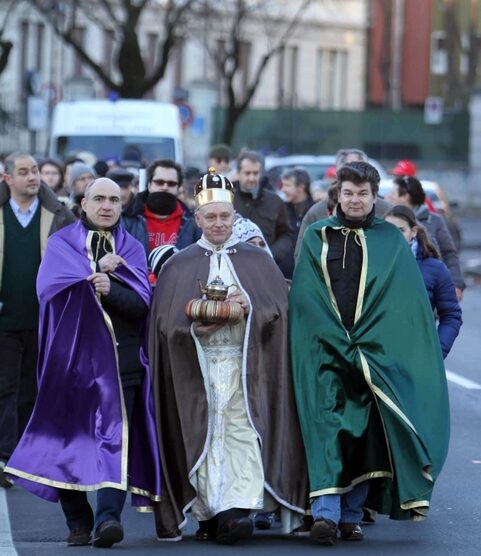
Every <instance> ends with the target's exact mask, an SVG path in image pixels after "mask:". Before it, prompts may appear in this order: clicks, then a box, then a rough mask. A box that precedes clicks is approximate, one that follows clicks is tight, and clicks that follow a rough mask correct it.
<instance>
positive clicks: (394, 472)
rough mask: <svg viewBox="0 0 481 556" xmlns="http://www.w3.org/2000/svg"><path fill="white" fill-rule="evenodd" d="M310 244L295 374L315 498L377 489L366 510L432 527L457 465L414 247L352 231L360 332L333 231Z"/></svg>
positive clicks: (300, 287) (310, 233)
mask: <svg viewBox="0 0 481 556" xmlns="http://www.w3.org/2000/svg"><path fill="white" fill-rule="evenodd" d="M327 227H331V228H341V224H340V223H339V221H338V220H337V218H330V219H328V220H323V221H320V222H316V223H315V224H313V225H311V226H310V227H309V229H308V230H307V232H306V234H305V235H304V238H303V243H302V247H301V252H300V255H299V259H298V261H297V265H296V269H295V272H294V277H293V281H292V288H291V292H290V300H289V315H290V342H291V351H292V369H293V377H294V388H295V393H296V400H297V407H298V412H299V418H300V422H301V428H302V434H303V438H304V444H305V448H306V453H307V460H308V467H309V480H310V495H311V497H315V496H319V495H321V494H334V493H340V494H342V493H345V492H348V491H349V490H351V489H352V487H353V486H354V485H355V484H357V483H359V482H362V481H365V480H368V479H369V480H371V483H370V485H371V486H370V493H369V497H368V500H367V503H366V505H368V507H370V508H372V509H374V510H377V511H379V512H380V513H385V514H389V515H390V516H391V518H393V519H410V518H411V519H422V518H423V517H425V516H426V514H427V509H428V507H429V501H430V499H431V494H432V489H433V485H434V481H435V480H436V478H437V476H438V474H439V472H440V471H441V468H442V466H443V463H444V460H445V458H446V455H447V450H448V442H449V401H448V392H447V382H446V375H445V370H444V365H443V359H442V354H441V349H440V346H439V340H438V336H437V333H436V328H435V322H434V318H433V313H432V310H431V306H430V304H429V300H428V296H427V294H426V290H425V287H424V282H423V279H422V276H421V273H420V271H419V268H418V265H417V263H416V260H415V258H414V257H413V255H412V253H411V252H410V248H409V245H408V244H407V242H406V241H405V240H404V238H403V237H402V235H401V234H400V233H399V231H398V230H397V229H396V228H395V227H394V226H393V225H391V224H389V223H387V222H385V221H384V220H380V219H377V218H375V219H374V220H373V223H372V225H371V226H370V227H368V228H366V229H359V230H358V231H356V232H355V231H353V230H352V231H351V232H350V233H355V234H357V238H356V241H357V242H358V244H360V245H361V247H362V252H363V263H362V270H361V278H360V285H359V294H358V301H357V307H356V316H355V323H354V326H353V327H352V329H351V330H350V331H349V332H348V331H347V330H346V329H345V327H344V326H343V324H342V321H341V319H340V315H339V311H338V309H337V305H336V302H335V298H334V295H333V292H332V289H331V282H330V279H329V275H328V272H327V260H328V258H327V256H328V255H327V254H328V251H329V245H328V237H327V234H326V228H327Z"/></svg>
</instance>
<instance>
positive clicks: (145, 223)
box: [122, 159, 201, 254]
mask: <svg viewBox="0 0 481 556" xmlns="http://www.w3.org/2000/svg"><path fill="white" fill-rule="evenodd" d="M183 177H184V176H183V172H182V168H181V167H180V165H179V164H177V163H176V162H175V161H174V160H169V159H161V160H155V161H154V162H152V164H151V165H150V166H149V167H148V169H147V190H146V191H141V192H140V193H138V194H137V195H136V196H135V198H134V199H133V201H132V202H131V203H130V204H129V205H128V207H126V208H125V210H124V212H123V214H122V225H123V226H124V227H125V228H126V229H127V231H128V232H129V233H130V234H132V235H133V236H134V237H135V238H136V239H137V240H139V241H140V243H142V245H143V246H144V248H145V251H146V253H147V254H148V253H150V251H152V250H153V249H155V248H156V247H160V246H162V245H175V246H176V247H177V248H178V249H183V248H184V247H187V246H188V245H191V244H192V243H194V242H195V241H197V239H199V238H200V236H201V231H200V230H199V229H198V228H197V226H196V224H195V221H194V216H193V214H192V212H191V211H190V210H189V208H188V207H187V205H185V204H184V203H183V202H182V201H180V200H179V191H180V187H181V185H182V182H183Z"/></svg>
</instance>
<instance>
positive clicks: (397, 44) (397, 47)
mask: <svg viewBox="0 0 481 556" xmlns="http://www.w3.org/2000/svg"><path fill="white" fill-rule="evenodd" d="M403 31H404V0H394V13H393V37H392V64H391V99H390V100H391V108H392V110H396V111H399V110H401V91H402V79H401V72H402V53H403Z"/></svg>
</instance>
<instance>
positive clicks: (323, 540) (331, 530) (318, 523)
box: [309, 517, 337, 546]
mask: <svg viewBox="0 0 481 556" xmlns="http://www.w3.org/2000/svg"><path fill="white" fill-rule="evenodd" d="M309 537H310V539H311V541H314V542H316V543H318V544H322V545H324V546H334V545H335V544H336V539H337V526H336V524H335V523H334V521H332V520H330V519H324V518H322V517H321V518H320V519H316V520H315V521H314V525H313V526H312V529H311V532H310V534H309Z"/></svg>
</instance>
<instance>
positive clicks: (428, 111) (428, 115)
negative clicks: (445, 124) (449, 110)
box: [424, 97, 444, 124]
mask: <svg viewBox="0 0 481 556" xmlns="http://www.w3.org/2000/svg"><path fill="white" fill-rule="evenodd" d="M443 113H444V100H443V98H442V97H427V98H426V100H425V101H424V122H425V123H427V124H440V123H441V122H442V121H443Z"/></svg>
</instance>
